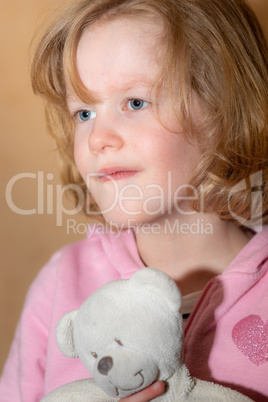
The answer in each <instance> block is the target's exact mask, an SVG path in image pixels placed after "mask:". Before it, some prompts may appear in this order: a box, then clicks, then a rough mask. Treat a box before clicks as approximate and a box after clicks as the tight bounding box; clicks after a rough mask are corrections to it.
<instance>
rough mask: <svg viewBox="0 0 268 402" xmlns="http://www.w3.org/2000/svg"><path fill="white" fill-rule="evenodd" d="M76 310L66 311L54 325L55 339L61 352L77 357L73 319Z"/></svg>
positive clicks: (67, 355)
mask: <svg viewBox="0 0 268 402" xmlns="http://www.w3.org/2000/svg"><path fill="white" fill-rule="evenodd" d="M77 311H78V310H73V311H70V312H69V313H66V314H65V315H64V316H63V317H61V319H60V320H59V322H58V324H57V326H56V340H57V344H58V347H59V349H60V351H61V353H62V354H63V355H64V356H66V357H70V358H75V357H78V354H77V352H76V349H75V344H74V319H75V317H76V314H77Z"/></svg>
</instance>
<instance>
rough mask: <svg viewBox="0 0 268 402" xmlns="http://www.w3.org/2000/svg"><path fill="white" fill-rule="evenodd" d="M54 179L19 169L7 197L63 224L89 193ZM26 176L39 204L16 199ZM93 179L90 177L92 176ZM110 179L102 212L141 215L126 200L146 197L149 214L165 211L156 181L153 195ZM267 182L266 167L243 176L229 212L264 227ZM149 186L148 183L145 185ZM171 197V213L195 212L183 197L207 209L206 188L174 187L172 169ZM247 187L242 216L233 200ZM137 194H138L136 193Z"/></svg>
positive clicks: (17, 210) (246, 223) (258, 228)
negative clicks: (184, 206)
mask: <svg viewBox="0 0 268 402" xmlns="http://www.w3.org/2000/svg"><path fill="white" fill-rule="evenodd" d="M88 176H89V178H88V179H93V180H94V177H95V176H96V175H95V174H89V175H88ZM53 179H54V175H53V174H52V173H46V174H45V173H44V172H43V171H38V172H37V173H32V172H24V173H18V174H16V175H15V176H13V177H12V178H11V179H10V180H9V182H8V183H7V186H6V191H5V197H6V202H7V205H8V206H9V208H10V209H11V210H12V211H13V212H14V213H16V214H18V215H36V214H37V215H45V214H47V215H55V219H56V225H57V226H62V225H63V217H64V216H74V215H76V214H78V213H79V212H81V211H82V209H83V206H84V205H85V197H87V194H86V195H85V194H84V193H83V190H82V189H81V188H80V187H79V186H78V185H76V184H68V185H65V186H63V185H61V184H55V183H52V180H53ZM24 180H31V181H32V184H33V185H34V188H35V191H36V197H35V207H34V208H28V209H27V208H26V209H25V208H21V207H20V206H19V205H18V204H16V202H15V201H14V189H15V187H16V185H17V184H18V183H19V182H23V181H24ZM89 181H90V180H89ZM110 182H111V183H112V185H113V186H114V189H113V191H111V194H112V193H113V196H111V200H110V204H109V205H108V206H107V208H106V209H105V211H102V213H103V214H104V215H105V213H107V212H110V211H112V210H113V209H114V208H115V206H119V208H120V210H121V211H122V212H123V213H125V214H127V215H129V216H133V215H136V216H137V215H139V214H140V213H141V209H140V208H141V205H140V203H138V204H137V205H139V209H137V210H135V209H134V210H128V209H127V208H126V207H125V204H124V202H125V201H126V200H127V201H129V200H130V199H131V201H133V203H134V205H135V201H142V210H143V212H145V213H146V214H148V215H151V216H153V215H157V214H159V213H161V212H163V213H164V204H165V200H164V197H165V194H164V190H163V189H162V188H160V186H159V185H156V184H149V185H147V188H150V189H152V188H153V190H154V194H153V196H152V197H151V198H150V197H149V198H148V197H147V198H146V197H145V196H144V194H143V189H142V188H140V187H139V186H138V185H136V184H127V185H125V186H122V187H121V188H120V187H119V185H118V182H116V181H115V180H113V179H111V180H110ZM87 184H88V187H89V190H90V183H89V182H88V183H87ZM266 185H267V183H264V182H263V174H262V171H258V172H256V173H254V174H252V175H251V176H250V177H248V178H247V179H243V180H241V181H240V182H239V183H238V184H236V185H235V186H233V188H232V189H231V190H230V192H229V196H228V208H229V212H230V213H231V215H232V216H233V218H234V219H235V220H236V221H237V222H238V223H239V224H240V225H242V226H244V227H248V228H252V227H253V228H254V230H256V231H261V230H262V225H263V219H262V216H263V193H264V188H265V186H266ZM145 187H146V186H145ZM130 188H131V189H132V190H135V191H136V193H135V192H134V191H133V193H132V198H131V197H129V196H127V194H128V193H127V191H128V190H129V189H130ZM187 188H188V189H189V190H191V194H192V196H189V197H185V195H183V196H181V193H183V192H184V194H185V189H187ZM167 189H168V191H167V193H168V194H167V197H168V212H167V214H170V213H171V211H172V206H173V207H175V209H176V210H177V212H178V213H179V214H181V215H191V214H194V213H195V211H183V210H181V208H180V201H181V200H188V201H191V200H193V199H196V200H199V202H200V211H201V212H202V211H204V202H205V200H204V199H203V198H204V197H203V196H202V194H203V192H202V188H201V190H200V188H199V189H196V188H194V187H193V186H190V185H189V186H187V185H183V186H181V187H179V188H176V189H174V191H172V175H171V172H168V177H167ZM246 189H249V190H250V191H251V210H250V215H249V217H248V218H247V219H245V218H243V217H241V216H239V215H238V214H237V213H235V212H234V211H232V206H231V200H232V197H233V195H234V194H236V193H238V192H241V191H244V190H246ZM69 190H72V191H73V192H75V193H76V196H77V203H76V205H75V207H74V208H67V207H66V206H65V205H64V194H65V193H66V192H67V191H69ZM134 193H135V194H136V195H135V196H134V195H133V194H134ZM155 199H158V200H159V202H158V207H157V209H156V210H150V208H149V205H150V202H151V201H154V200H155ZM86 212H87V214H89V215H92V216H93V215H95V214H96V212H94V211H90V210H87V211H86Z"/></svg>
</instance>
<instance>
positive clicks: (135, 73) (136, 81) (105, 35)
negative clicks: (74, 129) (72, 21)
mask: <svg viewBox="0 0 268 402" xmlns="http://www.w3.org/2000/svg"><path fill="white" fill-rule="evenodd" d="M158 35H159V27H155V26H152V24H148V23H146V22H141V23H139V24H138V23H137V21H136V20H132V19H130V20H129V19H117V20H113V21H109V22H105V23H103V24H98V25H97V24H95V25H92V26H91V27H89V28H87V29H86V30H85V32H84V33H83V35H82V37H81V38H80V41H79V43H78V48H77V56H76V63H77V69H78V74H79V76H80V78H81V80H82V82H83V83H84V85H85V86H86V87H87V88H90V89H91V90H92V91H94V90H95V89H97V90H96V92H99V91H100V92H102V90H103V91H105V89H107V88H108V87H109V88H111V89H112V88H114V87H115V86H116V87H118V88H119V89H120V90H121V89H123V90H124V91H127V90H130V89H131V88H132V87H134V86H137V85H139V86H148V85H150V83H151V82H152V81H153V79H154V78H155V77H156V75H157V73H158V71H159V64H158V62H157V59H158V46H157V44H158ZM94 88H95V89H94Z"/></svg>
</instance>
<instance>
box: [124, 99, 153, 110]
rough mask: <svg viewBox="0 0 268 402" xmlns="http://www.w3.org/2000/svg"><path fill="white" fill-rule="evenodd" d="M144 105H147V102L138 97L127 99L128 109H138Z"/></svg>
mask: <svg viewBox="0 0 268 402" xmlns="http://www.w3.org/2000/svg"><path fill="white" fill-rule="evenodd" d="M146 106H148V102H145V101H143V100H140V99H130V100H129V101H128V109H130V110H140V109H143V108H144V107H146Z"/></svg>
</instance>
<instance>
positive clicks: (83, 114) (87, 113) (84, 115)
mask: <svg viewBox="0 0 268 402" xmlns="http://www.w3.org/2000/svg"><path fill="white" fill-rule="evenodd" d="M95 117H96V112H92V111H91V110H80V111H79V112H78V118H79V120H80V121H88V120H91V119H94V118H95Z"/></svg>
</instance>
